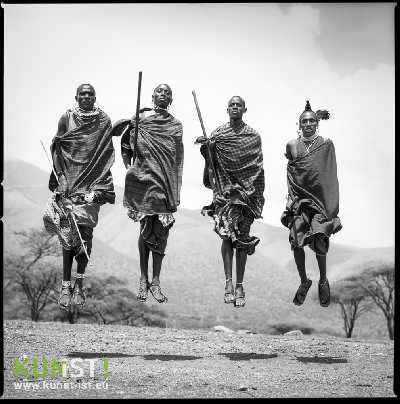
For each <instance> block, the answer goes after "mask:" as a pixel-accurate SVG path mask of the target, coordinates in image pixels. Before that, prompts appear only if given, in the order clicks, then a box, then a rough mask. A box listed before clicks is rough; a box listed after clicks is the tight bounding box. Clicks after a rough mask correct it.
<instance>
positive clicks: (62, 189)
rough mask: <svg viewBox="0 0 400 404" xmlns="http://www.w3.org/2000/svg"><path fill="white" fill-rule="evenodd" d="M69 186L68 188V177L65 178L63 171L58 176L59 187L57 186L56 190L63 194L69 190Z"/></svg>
mask: <svg viewBox="0 0 400 404" xmlns="http://www.w3.org/2000/svg"><path fill="white" fill-rule="evenodd" d="M67 188H68V183H67V179H66V178H65V175H64V173H61V174H60V175H59V176H58V187H57V188H56V190H55V191H56V192H59V193H61V194H63V193H65V192H67Z"/></svg>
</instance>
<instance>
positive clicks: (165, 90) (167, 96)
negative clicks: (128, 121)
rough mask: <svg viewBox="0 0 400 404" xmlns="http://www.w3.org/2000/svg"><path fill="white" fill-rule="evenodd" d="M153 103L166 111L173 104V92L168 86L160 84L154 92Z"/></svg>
mask: <svg viewBox="0 0 400 404" xmlns="http://www.w3.org/2000/svg"><path fill="white" fill-rule="evenodd" d="M152 98H153V103H154V105H156V106H157V107H160V108H163V109H166V108H168V106H169V105H170V104H171V103H172V90H171V87H170V86H169V85H168V84H159V85H158V86H157V87H156V88H155V89H154V91H153V96H152Z"/></svg>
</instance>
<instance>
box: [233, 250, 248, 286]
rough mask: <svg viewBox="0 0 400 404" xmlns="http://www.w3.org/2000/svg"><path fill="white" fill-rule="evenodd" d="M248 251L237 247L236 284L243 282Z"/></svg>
mask: <svg viewBox="0 0 400 404" xmlns="http://www.w3.org/2000/svg"><path fill="white" fill-rule="evenodd" d="M246 262H247V253H246V251H245V250H243V249H236V284H242V283H243V277H244V271H245V269H246Z"/></svg>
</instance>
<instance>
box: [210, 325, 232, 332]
mask: <svg viewBox="0 0 400 404" xmlns="http://www.w3.org/2000/svg"><path fill="white" fill-rule="evenodd" d="M213 329H214V331H217V332H227V333H232V332H234V331H233V330H231V329H230V328H228V327H225V326H224V325H216V326H214V327H213Z"/></svg>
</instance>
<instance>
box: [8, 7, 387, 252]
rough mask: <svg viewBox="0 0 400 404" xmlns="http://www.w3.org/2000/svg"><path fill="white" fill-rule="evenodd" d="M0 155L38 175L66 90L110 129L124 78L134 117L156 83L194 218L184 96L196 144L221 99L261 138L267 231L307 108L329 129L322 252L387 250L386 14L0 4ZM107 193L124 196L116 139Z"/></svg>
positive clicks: (123, 102)
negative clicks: (236, 107) (334, 170)
mask: <svg viewBox="0 0 400 404" xmlns="http://www.w3.org/2000/svg"><path fill="white" fill-rule="evenodd" d="M3 7H4V156H5V159H8V158H18V159H21V160H24V161H27V162H29V163H32V164H34V165H36V166H38V167H40V168H42V169H44V170H47V171H49V164H48V161H47V160H46V157H45V155H44V153H43V150H42V148H41V145H40V142H39V141H40V139H41V140H42V141H43V142H44V143H45V144H46V145H47V147H49V145H50V143H51V140H52V138H53V136H54V135H55V133H56V130H57V123H58V120H59V118H60V117H61V115H62V114H63V113H64V112H65V111H66V109H68V108H73V107H74V106H75V99H74V96H75V92H76V88H77V87H78V85H79V84H81V83H91V84H92V85H93V86H94V87H95V89H96V93H97V104H98V106H99V107H100V108H102V109H103V110H104V111H105V112H106V113H107V114H108V115H109V116H110V118H111V120H112V122H113V123H114V122H115V121H117V120H119V119H122V118H130V117H132V116H133V114H134V112H135V108H136V91H137V78H138V72H139V71H142V72H143V81H142V93H141V101H142V102H141V105H142V106H151V94H152V92H153V89H154V88H155V87H156V86H157V85H158V84H160V83H167V84H169V85H170V86H171V88H172V91H173V103H172V105H171V108H170V112H171V113H172V114H173V115H174V116H175V117H176V118H178V119H179V120H180V121H181V122H182V124H183V130H184V132H183V133H184V135H183V136H184V147H185V162H184V171H183V185H182V191H181V207H183V208H188V209H201V207H202V206H203V205H206V204H208V203H210V201H211V191H210V190H208V189H206V188H204V186H203V184H202V174H203V159H202V157H201V155H200V153H199V148H198V146H196V145H194V140H195V139H196V138H197V137H198V136H200V135H201V126H200V123H199V121H198V118H197V114H196V109H195V106H194V102H193V98H192V94H191V91H192V90H195V91H196V94H197V99H198V102H199V106H200V109H201V112H202V116H203V120H204V125H205V128H206V131H207V133H208V134H209V133H210V132H211V131H212V130H213V129H215V128H216V127H217V126H219V125H221V124H223V123H225V122H227V120H228V116H227V112H226V107H227V102H228V100H229V99H230V97H231V96H233V95H240V96H242V97H243V98H244V100H245V101H246V107H247V109H248V110H247V113H246V114H245V115H244V116H243V119H244V121H245V122H246V123H247V124H249V125H250V126H251V127H253V128H254V129H256V130H257V131H258V132H259V133H260V135H261V137H262V148H263V157H264V170H265V177H266V189H265V194H264V196H265V198H266V202H265V206H264V210H263V214H262V215H263V219H262V220H263V221H265V222H266V223H269V224H271V225H275V226H281V227H283V226H282V225H281V223H280V216H281V214H282V212H283V210H284V208H285V203H286V195H287V185H286V165H287V160H286V159H285V157H284V152H285V146H286V143H287V142H288V141H289V140H290V139H293V138H295V137H297V125H296V124H297V121H298V117H299V115H300V114H301V112H302V111H303V110H304V106H305V102H306V100H310V103H311V107H312V108H313V109H314V110H317V109H322V108H326V109H328V110H330V111H331V119H329V120H328V121H322V122H321V123H320V128H319V133H320V135H321V136H323V137H325V138H330V139H332V141H333V143H334V145H335V149H336V158H337V166H338V179H339V189H340V210H339V217H340V219H341V222H342V224H343V229H342V230H341V231H340V232H339V233H337V234H335V235H333V236H332V241H334V242H336V243H341V244H349V245H353V246H359V247H380V246H391V245H393V244H394V196H395V187H394V178H395V177H394V168H395V167H394V162H395V158H394V153H395V152H394V146H395V129H394V125H395V119H394V116H395V109H394V108H395V103H394V83H395V81H394V80H395V71H394V7H395V3H356V4H351V3H337V4H335V3H317V4H313V3H309V4H298V3H293V4H291V3H287V4H285V3H282V4H274V3H264V4H260V3H243V4H240V3H232V4H229V3H223V4H207V3H203V4H201V3H199V4H33V5H27V4H26V5H18V4H5V5H3ZM113 142H114V147H115V150H116V160H115V164H114V166H113V168H112V174H113V178H114V182H115V184H117V185H120V186H123V185H124V178H125V169H124V166H123V164H122V159H121V156H120V138H114V139H113Z"/></svg>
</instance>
